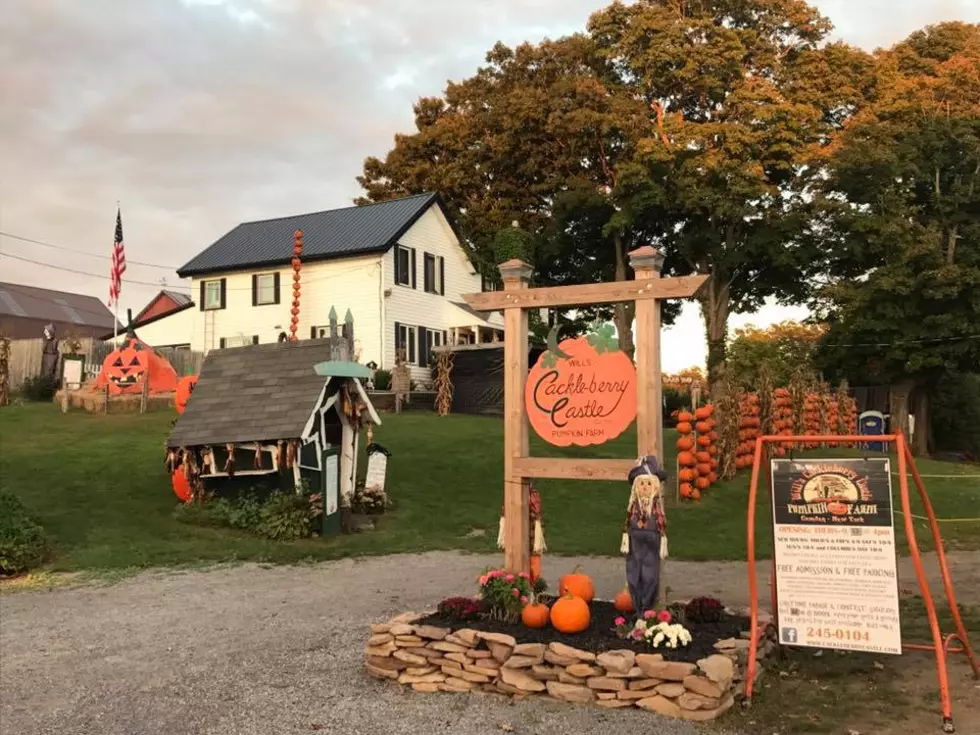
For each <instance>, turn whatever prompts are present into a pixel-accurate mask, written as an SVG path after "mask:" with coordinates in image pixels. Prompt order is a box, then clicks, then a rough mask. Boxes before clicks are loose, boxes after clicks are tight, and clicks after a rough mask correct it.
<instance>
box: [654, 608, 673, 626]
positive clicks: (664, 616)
mask: <svg viewBox="0 0 980 735" xmlns="http://www.w3.org/2000/svg"><path fill="white" fill-rule="evenodd" d="M657 620H659V621H660V622H661V623H669V622H670V620H671V618H670V613H669V612H667V611H666V610H661V611H660V612H658V613H657Z"/></svg>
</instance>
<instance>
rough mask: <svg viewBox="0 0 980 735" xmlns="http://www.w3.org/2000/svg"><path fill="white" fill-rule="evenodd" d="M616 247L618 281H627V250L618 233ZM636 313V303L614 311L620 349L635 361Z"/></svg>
mask: <svg viewBox="0 0 980 735" xmlns="http://www.w3.org/2000/svg"><path fill="white" fill-rule="evenodd" d="M613 243H614V244H615V246H616V280H617V281H625V280H626V250H625V248H624V247H623V235H622V233H619V232H617V233H616V234H615V235H614V236H613ZM635 312H636V302H635V301H630V302H629V303H618V304H616V305H615V307H614V309H613V323H614V324H615V325H616V335H617V336H618V338H619V349H621V350H622V351H623V352H625V353H626V354H627V355H629V358H630V359H631V360H632V359H633V351H634V345H633V315H634V314H635Z"/></svg>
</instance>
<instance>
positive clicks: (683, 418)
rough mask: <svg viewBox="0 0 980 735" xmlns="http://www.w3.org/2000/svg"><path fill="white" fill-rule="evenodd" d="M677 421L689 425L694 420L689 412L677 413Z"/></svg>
mask: <svg viewBox="0 0 980 735" xmlns="http://www.w3.org/2000/svg"><path fill="white" fill-rule="evenodd" d="M677 420H678V421H680V422H682V423H690V422H692V421H693V420H694V417H693V416H692V415H691V412H690V411H678V412H677Z"/></svg>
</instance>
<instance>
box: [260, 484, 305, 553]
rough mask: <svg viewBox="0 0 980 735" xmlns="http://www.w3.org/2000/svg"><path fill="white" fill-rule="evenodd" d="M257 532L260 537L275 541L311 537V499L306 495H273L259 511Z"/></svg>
mask: <svg viewBox="0 0 980 735" xmlns="http://www.w3.org/2000/svg"><path fill="white" fill-rule="evenodd" d="M255 530H256V532H257V533H258V534H259V535H260V536H265V537H266V538H270V539H272V540H274V541H293V540H295V539H298V538H307V537H309V535H310V533H311V524H310V500H309V497H308V496H307V495H305V494H296V493H279V492H277V493H273V494H272V495H270V496H269V499H268V500H267V501H266V502H265V503H264V504H263V505H262V507H261V508H260V509H259V522H258V525H256V527H255Z"/></svg>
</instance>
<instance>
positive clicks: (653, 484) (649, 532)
mask: <svg viewBox="0 0 980 735" xmlns="http://www.w3.org/2000/svg"><path fill="white" fill-rule="evenodd" d="M666 479H667V473H666V472H664V471H663V470H662V469H660V463H659V462H658V461H657V458H656V457H654V456H652V455H651V456H648V457H641V458H640V459H639V460H638V462H637V466H636V467H634V468H633V469H632V470H630V473H629V477H628V480H629V482H630V484H631V485H632V490H631V491H630V500H629V505H628V506H627V508H626V523H625V524H624V527H623V540H622V543H621V545H620V549H619V550H620V551H621V552H622V553H623V554H625V555H626V584H627V586H628V587H629V591H630V597H631V598H632V599H633V609H635V610H637V611H638V612H642V611H644V610H652V609H653V607H654V604H655V602H656V600H657V588H658V587H659V586H660V560H661V559H666V558H667V517H666V516H665V515H664V507H663V495H662V493H661V487H662V486H661V483H662V482H663V481H664V480H666Z"/></svg>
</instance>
